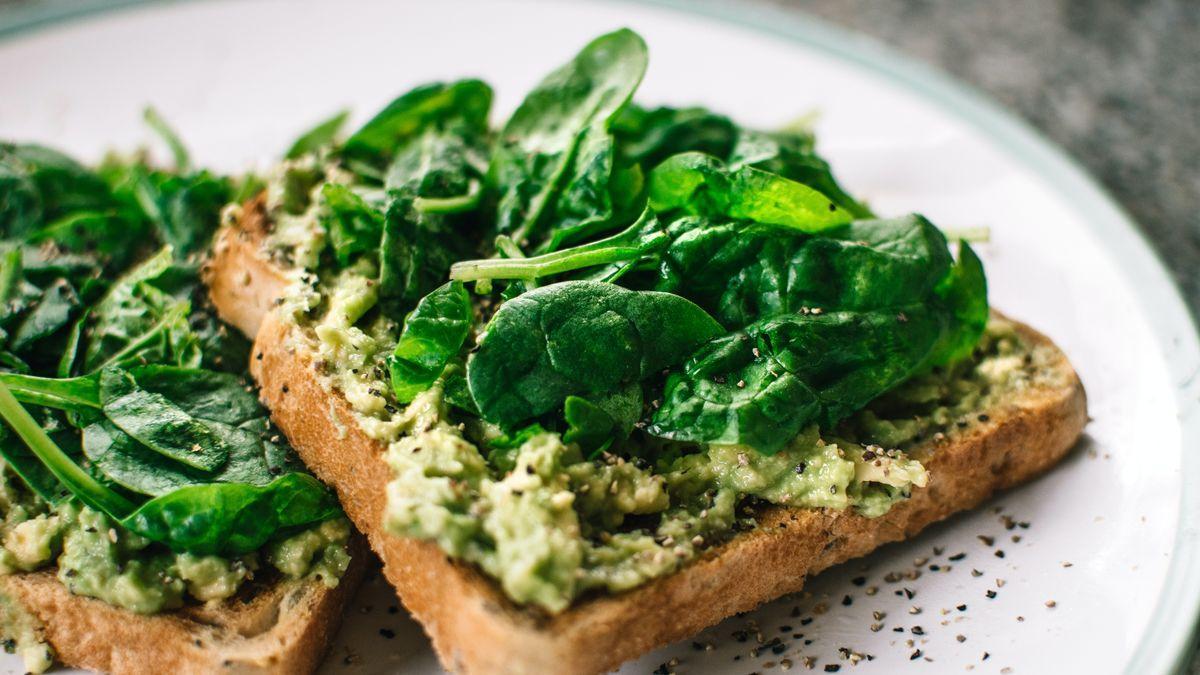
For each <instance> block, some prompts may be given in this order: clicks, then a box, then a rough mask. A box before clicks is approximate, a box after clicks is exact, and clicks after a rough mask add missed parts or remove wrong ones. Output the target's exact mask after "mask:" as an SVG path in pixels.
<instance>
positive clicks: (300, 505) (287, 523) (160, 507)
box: [121, 473, 341, 555]
mask: <svg viewBox="0 0 1200 675" xmlns="http://www.w3.org/2000/svg"><path fill="white" fill-rule="evenodd" d="M340 513H341V511H340V509H339V508H338V506H337V500H336V499H334V498H333V495H331V494H330V493H329V491H328V490H326V489H325V487H324V486H323V485H321V483H320V482H319V481H317V479H315V478H313V477H312V476H309V475H307V474H302V473H289V474H287V475H285V476H280V477H279V478H277V479H275V480H274V481H273V482H271V483H270V484H268V485H264V486H257V485H247V484H244V483H212V484H208V485H191V486H187V487H183V488H180V489H178V490H175V491H173V492H169V493H167V494H165V495H163V496H161V497H156V498H154V499H151V500H150V501H148V502H146V503H144V504H142V505H141V506H139V507H138V508H137V510H135V511H133V512H132V513H130V514H129V515H128V516H127V517H126V518H124V519H122V521H121V524H122V525H124V526H125V527H128V528H129V529H131V530H133V531H134V532H137V533H138V534H140V535H142V536H144V537H146V538H148V539H150V540H152V541H157V542H160V543H163V544H166V545H167V546H168V547H170V548H172V549H174V550H177V551H189V552H192V553H197V554H201V555H208V554H220V555H240V554H244V553H250V552H252V551H256V550H258V549H259V548H261V547H262V546H263V544H265V543H267V542H268V541H269V540H270V539H272V538H273V537H275V536H277V535H278V534H279V533H280V532H281V531H282V532H286V531H288V530H289V529H291V528H296V527H300V526H304V525H310V524H313V523H318V522H321V521H323V520H328V519H329V518H333V517H336V516H338V515H339V514H340Z"/></svg>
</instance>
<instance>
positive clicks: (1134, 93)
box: [759, 0, 1200, 673]
mask: <svg viewBox="0 0 1200 675" xmlns="http://www.w3.org/2000/svg"><path fill="white" fill-rule="evenodd" d="M759 1H762V2H768V3H770V4H775V5H777V6H782V7H786V8H789V9H795V10H800V11H805V12H808V13H810V14H813V15H815V16H818V17H820V18H822V19H825V20H827V21H830V22H832V23H835V24H839V25H841V26H844V27H847V28H850V29H853V30H856V31H859V32H862V33H866V34H868V35H871V36H873V37H875V38H876V39H878V40H881V41H882V42H884V43H886V44H888V45H889V46H891V47H893V48H894V49H897V50H899V51H901V52H903V53H906V54H908V55H910V56H914V57H916V58H917V59H919V60H921V61H924V62H926V63H928V64H930V65H933V66H935V67H937V68H940V69H942V70H944V71H946V72H948V73H950V74H951V75H953V76H955V77H957V78H958V79H960V80H962V81H964V82H967V83H970V84H971V85H974V86H975V87H977V88H979V89H980V90H982V91H984V92H985V93H987V94H989V95H990V96H992V97H993V98H995V99H996V100H998V101H999V102H1000V103H1001V104H1003V105H1004V106H1006V107H1008V108H1009V109H1011V110H1013V111H1015V112H1016V113H1017V114H1019V115H1020V116H1022V117H1024V118H1025V120H1026V121H1028V122H1030V123H1032V124H1033V125H1034V126H1035V127H1037V128H1038V129H1040V130H1041V131H1042V132H1043V133H1044V134H1045V135H1046V136H1048V137H1049V138H1050V139H1051V140H1053V141H1054V142H1055V143H1057V144H1059V145H1060V146H1062V147H1063V148H1065V149H1066V150H1067V152H1069V153H1070V154H1071V155H1072V156H1073V157H1075V159H1076V160H1078V161H1079V162H1081V163H1082V164H1083V166H1084V167H1085V168H1086V169H1087V170H1088V171H1089V172H1090V173H1091V174H1092V175H1093V176H1095V177H1096V178H1097V179H1098V180H1099V181H1100V182H1101V183H1102V184H1103V185H1104V186H1105V187H1106V188H1107V189H1108V190H1109V192H1110V193H1111V194H1112V195H1113V196H1114V197H1115V198H1116V199H1117V201H1119V202H1120V203H1121V204H1122V205H1123V206H1124V207H1125V209H1126V210H1127V211H1128V212H1129V213H1130V215H1132V216H1133V219H1134V220H1135V221H1136V222H1137V223H1139V224H1140V225H1141V227H1142V229H1143V230H1144V231H1145V232H1146V234H1147V235H1148V237H1149V238H1150V240H1151V241H1152V242H1153V244H1154V246H1155V248H1156V249H1157V250H1158V252H1159V255H1160V256H1161V257H1162V259H1163V260H1164V261H1165V262H1166V264H1167V266H1168V267H1169V268H1170V270H1171V272H1172V274H1173V275H1174V277H1175V279H1176V281H1177V282H1178V283H1179V285H1180V288H1182V289H1183V293H1184V296H1185V297H1186V299H1187V301H1188V304H1189V305H1190V307H1191V308H1192V312H1193V314H1194V315H1200V2H1197V1H1196V0H1102V1H1100V0H1097V1H1092V0H1010V1H1009V2H976V1H974V0H970V1H967V2H964V1H962V0H910V1H908V2H878V1H877V0H759ZM1193 672H1197V673H1200V670H1196V669H1194V670H1193Z"/></svg>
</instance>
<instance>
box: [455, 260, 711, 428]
mask: <svg viewBox="0 0 1200 675" xmlns="http://www.w3.org/2000/svg"><path fill="white" fill-rule="evenodd" d="M721 332H722V330H721V328H720V325H719V324H718V323H717V322H716V321H714V320H713V319H712V317H710V316H708V315H707V314H705V313H704V311H703V310H701V309H700V308H699V307H697V306H695V305H694V304H692V303H691V302H689V301H687V300H685V299H683V298H681V297H679V296H676V295H670V294H667V293H654V292H635V291H629V290H625V289H622V288H620V287H618V286H615V285H613V284H606V283H598V282H591V281H568V282H563V283H559V284H553V285H550V286H546V287H543V288H539V289H535V290H533V291H529V292H528V293H525V294H524V295H521V296H518V297H517V298H515V299H513V300H510V301H508V302H506V303H504V305H502V306H501V307H500V309H499V311H497V312H496V314H495V316H494V317H493V318H492V320H491V322H490V323H489V324H488V327H487V331H486V333H485V334H484V336H483V338H482V339H481V341H480V343H479V349H478V351H477V352H476V353H475V354H474V355H473V356H472V357H471V360H470V361H469V362H468V364H467V381H468V384H469V385H470V389H471V394H472V397H473V398H474V400H475V402H476V404H477V405H478V406H479V410H480V412H481V414H482V415H483V418H484V419H486V420H488V421H490V422H495V423H497V424H501V425H502V426H505V427H512V426H514V425H515V424H517V423H519V422H522V421H524V420H527V419H530V418H533V417H537V416H538V415H542V414H544V413H547V412H550V411H552V410H555V409H557V408H558V407H560V406H561V405H562V403H563V401H565V400H566V398H567V397H568V396H571V395H576V396H583V397H589V396H594V395H597V394H607V393H609V392H612V391H616V390H618V389H621V388H623V387H625V386H628V385H629V384H630V383H634V382H640V381H641V380H643V379H646V378H647V377H650V376H651V375H653V374H655V373H657V372H658V371H660V370H662V369H663V368H667V367H669V366H672V365H675V364H677V363H681V362H682V361H683V359H685V358H686V357H687V355H688V354H690V353H691V351H692V350H694V349H695V348H696V347H698V346H699V345H701V344H703V343H704V342H706V341H708V340H710V339H712V338H714V337H716V336H717V335H719V334H721Z"/></svg>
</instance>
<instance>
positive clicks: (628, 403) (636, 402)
mask: <svg viewBox="0 0 1200 675" xmlns="http://www.w3.org/2000/svg"><path fill="white" fill-rule="evenodd" d="M641 416H642V387H641V385H640V384H638V383H633V384H630V385H628V386H626V387H624V388H623V389H620V390H618V391H615V392H610V393H609V394H606V395H603V396H599V397H596V398H595V399H594V400H588V399H586V398H583V397H581V396H568V397H567V399H566V401H564V402H563V418H564V419H565V420H566V422H567V429H566V430H565V431H564V432H563V435H562V437H563V440H564V441H566V442H568V443H578V444H579V446H580V447H581V448H583V450H584V451H585V452H586V453H588V454H589V455H591V454H594V453H596V452H597V451H599V450H600V449H602V448H605V447H608V446H609V445H611V444H612V442H613V441H614V440H615V439H617V438H625V437H627V436H629V433H630V432H631V431H633V425H634V424H636V423H637V422H638V420H639V419H641Z"/></svg>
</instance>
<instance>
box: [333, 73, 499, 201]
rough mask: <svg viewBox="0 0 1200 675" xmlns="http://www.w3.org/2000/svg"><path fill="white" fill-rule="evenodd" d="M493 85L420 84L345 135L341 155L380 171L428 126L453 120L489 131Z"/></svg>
mask: <svg viewBox="0 0 1200 675" xmlns="http://www.w3.org/2000/svg"><path fill="white" fill-rule="evenodd" d="M491 106H492V90H491V88H490V87H488V86H487V85H486V84H484V83H483V82H480V81H479V80H459V81H458V82H452V83H450V84H444V83H440V82H438V83H433V84H427V85H424V86H420V87H417V88H416V89H413V90H412V91H410V92H408V93H406V94H404V95H402V96H400V97H399V98H397V99H395V100H394V101H392V102H391V103H389V104H388V105H387V107H385V108H384V109H383V110H382V111H380V112H379V114H377V115H375V117H373V118H371V120H370V121H368V122H367V123H366V124H364V125H363V127H362V128H361V129H359V130H358V131H356V132H354V134H352V135H351V136H350V138H348V139H346V143H345V145H343V146H342V150H341V154H342V157H343V158H345V159H346V161H347V162H348V163H349V164H350V165H351V168H352V169H354V170H356V171H358V172H359V173H360V174H363V175H366V176H376V177H380V178H382V175H381V172H382V171H383V169H384V167H386V166H387V164H388V162H389V161H390V160H391V158H392V157H393V156H394V155H395V154H396V152H397V151H398V150H399V149H400V148H401V147H403V146H404V145H405V144H406V143H408V142H409V141H410V140H412V139H413V138H415V137H417V136H418V135H420V134H421V133H423V132H424V131H425V130H426V129H428V128H431V127H433V128H436V127H440V126H442V125H445V124H450V123H455V124H462V125H465V126H467V127H469V128H471V129H473V130H477V132H478V133H479V134H480V135H484V134H486V133H487V118H488V112H489V111H490V110H491Z"/></svg>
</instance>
